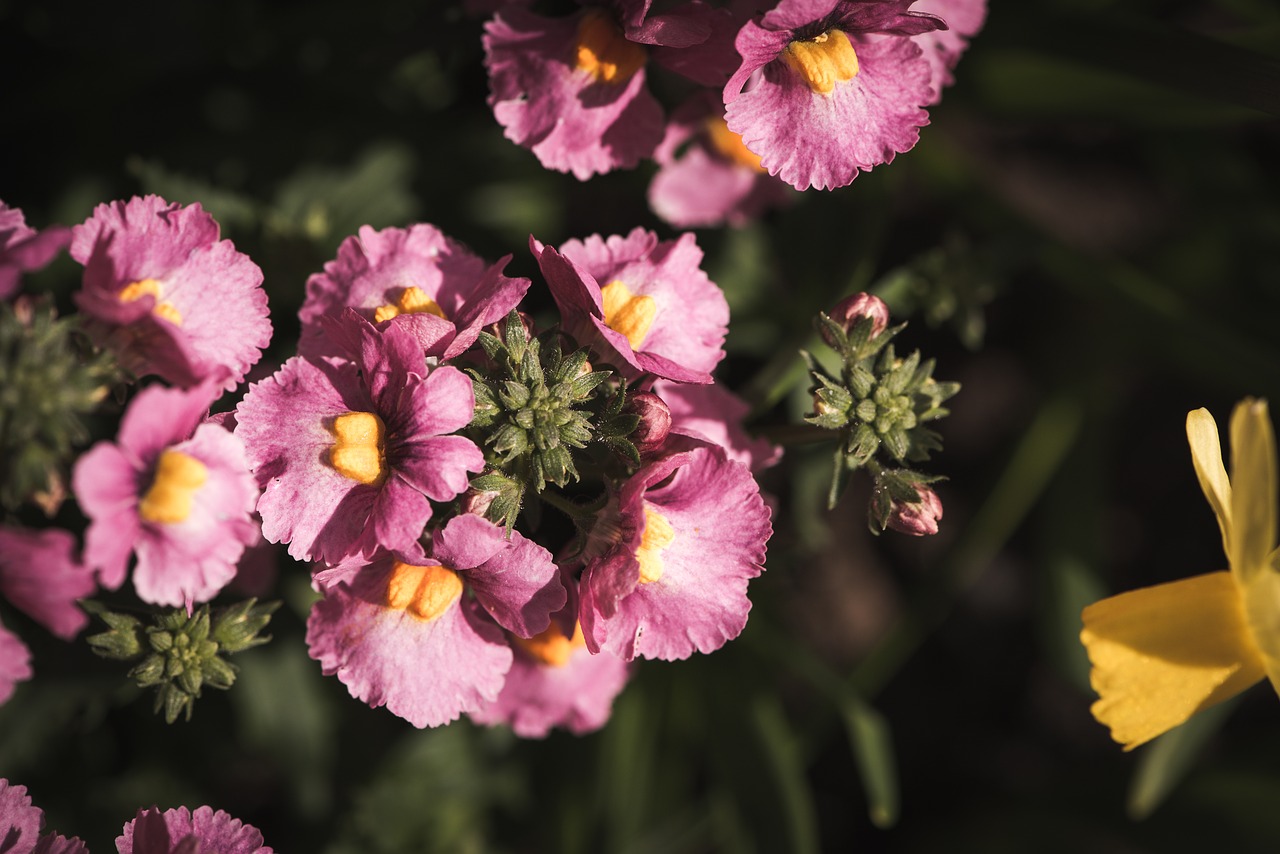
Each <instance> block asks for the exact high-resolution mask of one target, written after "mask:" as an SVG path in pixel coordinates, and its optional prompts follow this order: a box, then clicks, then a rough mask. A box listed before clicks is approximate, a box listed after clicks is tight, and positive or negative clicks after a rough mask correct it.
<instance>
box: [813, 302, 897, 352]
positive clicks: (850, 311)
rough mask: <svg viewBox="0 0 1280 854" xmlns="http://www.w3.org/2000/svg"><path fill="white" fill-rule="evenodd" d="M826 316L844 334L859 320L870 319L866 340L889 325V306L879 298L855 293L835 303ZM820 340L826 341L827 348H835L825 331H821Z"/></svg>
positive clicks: (833, 342)
mask: <svg viewBox="0 0 1280 854" xmlns="http://www.w3.org/2000/svg"><path fill="white" fill-rule="evenodd" d="M827 316H828V317H830V318H831V319H832V320H834V321H835V322H836V324H837V325H838V326H840V328H841V329H843V330H844V331H845V332H846V333H847V332H849V331H851V330H852V329H853V327H854V326H855V325H856V324H857V322H858V320H859V319H861V318H863V317H867V318H870V319H871V335H869V336H868V338H875V337H876V336H877V335H879V334H880V333H881V332H884V330H885V328H886V327H888V325H889V306H887V305H885V304H884V300H882V299H880V297H877V296H872V295H871V294H868V293H856V294H853V295H852V296H847V297H845V298H844V299H842V300H840V302H838V303H836V305H835V308H833V309H831V311H830V312H828V313H827ZM822 340H824V341H826V342H827V344H828V346H831V347H835V346H836V342H835V341H832V340H831V337H830V335H829V333H828V332H827V331H826V330H825V329H824V330H822Z"/></svg>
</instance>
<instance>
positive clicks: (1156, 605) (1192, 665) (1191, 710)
mask: <svg viewBox="0 0 1280 854" xmlns="http://www.w3.org/2000/svg"><path fill="white" fill-rule="evenodd" d="M1241 605H1242V603H1241V597H1240V593H1239V592H1238V590H1237V587H1236V583H1235V581H1234V580H1233V579H1232V576H1231V574H1230V573H1227V572H1214V573H1210V574H1208V575H1197V576H1194V577H1192V578H1184V579H1182V580H1180V581H1174V582H1170V583H1168V584H1160V585H1157V586H1155V587H1145V588H1142V589H1140V590H1133V591H1130V592H1128V593H1121V594H1120V595H1119V596H1112V597H1111V598H1109V599H1103V600H1102V601H1101V602H1095V603H1094V604H1092V605H1090V606H1089V607H1087V608H1085V609H1084V614H1083V617H1084V631H1082V632H1081V633H1080V640H1081V641H1082V642H1083V643H1084V645H1085V649H1087V650H1088V652H1089V660H1090V661H1091V662H1092V663H1093V670H1092V671H1091V672H1090V674H1089V681H1090V684H1092V685H1093V689H1094V690H1095V691H1097V692H1098V697H1099V699H1098V701H1097V702H1095V703H1094V704H1093V708H1092V711H1093V716H1094V717H1095V718H1097V719H1098V721H1100V722H1101V723H1103V724H1105V725H1106V726H1108V727H1109V728H1110V729H1111V737H1112V738H1114V739H1115V740H1116V741H1118V742H1120V743H1121V744H1123V745H1124V748H1125V750H1132V749H1133V748H1135V747H1137V746H1138V745H1140V744H1143V743H1145V742H1147V741H1150V740H1151V739H1153V738H1155V737H1156V736H1158V735H1160V734H1162V733H1164V732H1167V731H1168V730H1170V729H1172V728H1173V727H1175V726H1177V725H1178V724H1181V723H1183V722H1185V721H1186V720H1187V719H1188V718H1190V717H1191V716H1192V715H1194V714H1195V713H1196V712H1198V711H1200V710H1201V709H1205V708H1208V707H1209V706H1212V705H1214V704H1215V703H1220V702H1222V701H1223V700H1226V699H1228V698H1230V697H1233V696H1235V695H1236V694H1238V693H1240V692H1241V691H1243V690H1244V689H1245V688H1248V687H1249V686H1250V685H1253V684H1254V683H1256V682H1258V681H1259V680H1261V679H1262V677H1263V676H1264V675H1265V673H1266V670H1265V667H1264V662H1263V656H1262V653H1261V651H1260V650H1259V649H1258V647H1257V645H1256V643H1255V641H1254V638H1253V635H1252V634H1251V632H1250V630H1249V627H1248V625H1246V621H1245V615H1244V611H1243V608H1242V607H1241Z"/></svg>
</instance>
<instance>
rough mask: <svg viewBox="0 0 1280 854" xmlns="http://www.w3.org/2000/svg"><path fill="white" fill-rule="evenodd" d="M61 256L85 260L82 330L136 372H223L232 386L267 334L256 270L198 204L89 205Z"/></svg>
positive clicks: (173, 379) (178, 381)
mask: <svg viewBox="0 0 1280 854" xmlns="http://www.w3.org/2000/svg"><path fill="white" fill-rule="evenodd" d="M71 257H73V258H75V259H76V260H77V261H79V262H80V263H81V264H83V265H84V267H85V272H84V287H83V288H82V289H81V290H80V291H79V293H77V294H76V303H77V304H78V305H79V307H80V309H81V311H83V312H84V313H85V314H86V315H87V316H88V317H89V318H90V319H91V320H92V322H91V324H90V331H91V332H92V333H93V334H94V336H95V338H96V340H97V341H98V342H99V343H101V344H103V345H105V346H107V347H109V348H111V349H112V350H114V351H115V352H116V354H117V356H118V357H119V358H120V360H121V362H122V363H123V364H124V365H125V367H127V368H128V369H129V370H132V371H133V372H134V373H136V374H138V375H143V374H157V375H159V376H160V377H163V378H164V379H165V380H167V381H169V382H170V383H173V384H174V385H178V386H183V387H190V386H194V385H197V384H199V383H200V382H201V381H202V380H204V379H205V378H207V377H209V376H212V375H213V374H215V373H218V372H219V371H222V370H226V371H227V372H229V376H224V380H225V387H226V388H227V389H232V388H235V386H236V384H237V383H239V382H240V380H241V379H243V378H244V375H245V373H246V372H248V370H249V368H250V367H251V366H252V365H253V364H255V363H256V362H257V361H258V359H259V358H261V356H262V352H261V351H262V348H264V347H266V346H267V343H268V342H269V341H270V340H271V321H270V320H268V319H267V295H266V292H265V291H263V290H262V271H261V270H259V269H258V267H257V265H256V264H254V263H253V262H252V261H250V260H249V256H247V255H245V254H244V253H242V252H237V251H236V249H235V247H234V246H233V245H232V244H231V241H229V240H219V239H218V224H217V223H216V222H214V220H213V217H211V216H209V214H207V213H205V212H204V210H203V209H202V208H201V207H200V205H198V204H195V205H190V206H187V207H182V206H181V205H177V204H170V203H168V202H166V201H165V200H164V199H162V198H160V197H159V196H146V197H145V198H138V197H136V196H135V197H134V198H132V199H130V200H129V201H128V202H111V203H110V204H102V205H98V207H97V209H96V210H94V212H93V216H92V217H90V218H89V219H88V220H87V221H85V222H84V223H82V224H81V225H78V226H76V227H75V229H74V230H73V232H72V240H71Z"/></svg>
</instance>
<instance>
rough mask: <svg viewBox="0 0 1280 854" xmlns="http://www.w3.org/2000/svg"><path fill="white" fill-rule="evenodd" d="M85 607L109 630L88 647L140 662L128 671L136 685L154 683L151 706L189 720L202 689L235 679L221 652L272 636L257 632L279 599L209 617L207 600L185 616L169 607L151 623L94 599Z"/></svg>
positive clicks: (172, 718) (172, 717) (250, 603)
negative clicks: (154, 699)
mask: <svg viewBox="0 0 1280 854" xmlns="http://www.w3.org/2000/svg"><path fill="white" fill-rule="evenodd" d="M83 604H84V607H85V610H87V611H89V612H90V613H91V614H93V615H94V616H96V617H98V619H100V620H102V622H104V623H105V624H106V625H107V627H108V631H105V632H100V633H99V634H96V635H92V636H90V637H89V638H88V642H89V646H90V648H91V649H93V651H94V652H95V653H97V654H98V655H100V656H102V657H103V658H110V659H115V660H117V661H133V660H136V659H139V658H141V661H139V662H138V664H136V665H135V666H134V667H133V669H131V670H130V671H129V674H128V675H129V678H130V679H132V680H133V681H134V682H135V683H136V684H137V686H138V687H139V688H155V689H156V702H155V711H156V712H157V713H158V712H160V711H161V710H162V709H163V710H164V719H165V722H166V723H173V722H174V721H176V720H177V719H178V715H180V714H183V713H185V715H186V719H187V720H191V712H192V710H193V709H194V707H195V701H196V700H197V699H199V698H200V691H201V690H202V689H203V688H205V687H209V688H217V689H219V690H222V691H225V690H227V689H228V688H230V687H231V686H232V684H234V683H235V681H236V666H235V665H234V664H231V663H230V662H228V661H226V660H224V658H223V656H224V655H230V654H233V653H237V652H243V651H244V650H246V649H252V648H253V647H255V646H260V645H261V644H264V643H266V642H267V641H269V640H271V637H270V636H269V635H260V634H259V632H261V631H262V630H263V629H264V628H266V626H267V623H269V622H270V621H271V614H272V612H274V611H275V610H276V608H278V607H280V603H279V602H268V603H265V604H258V602H257V600H255V599H247V600H245V601H244V602H240V603H239V604H236V605H233V606H231V607H229V608H224V609H221V610H219V611H218V612H217V614H216V616H211V615H210V611H209V606H208V605H202V606H201V607H200V608H198V609H197V610H196V611H195V612H194V613H192V614H190V615H188V614H187V612H186V610H185V609H182V608H174V609H171V610H169V611H166V612H164V613H161V614H157V615H154V617H153V624H152V625H150V626H147V627H146V628H143V627H142V622H141V621H140V620H139V619H138V618H137V617H133V616H131V615H129V614H121V613H117V612H114V611H109V610H107V609H106V608H105V607H104V606H102V605H100V604H98V603H96V602H85V603H83Z"/></svg>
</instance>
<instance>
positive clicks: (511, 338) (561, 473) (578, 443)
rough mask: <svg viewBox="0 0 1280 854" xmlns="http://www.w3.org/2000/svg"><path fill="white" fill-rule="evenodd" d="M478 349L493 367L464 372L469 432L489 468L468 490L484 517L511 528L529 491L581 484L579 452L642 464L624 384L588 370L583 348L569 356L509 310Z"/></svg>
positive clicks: (554, 339) (552, 336)
mask: <svg viewBox="0 0 1280 854" xmlns="http://www.w3.org/2000/svg"><path fill="white" fill-rule="evenodd" d="M479 343H480V346H481V347H482V348H483V349H484V352H485V354H486V355H487V356H488V358H489V361H490V362H491V363H492V364H491V366H486V368H485V369H481V368H468V369H467V373H468V374H469V375H470V376H471V379H472V386H473V389H474V392H475V398H476V407H475V415H474V417H473V418H472V421H471V424H470V425H469V428H468V430H469V432H470V433H471V434H472V435H473V437H474V438H475V440H476V442H477V443H478V444H479V445H480V446H481V447H483V448H485V449H486V458H487V462H488V464H489V469H488V470H487V471H486V472H485V474H483V475H481V476H480V477H478V478H474V479H473V480H472V481H471V490H472V492H473V493H479V494H483V495H485V496H486V501H490V503H488V505H487V510H486V511H485V515H486V516H487V517H488V518H490V519H491V520H493V521H495V522H497V521H501V522H503V523H504V524H506V526H507V527H508V528H510V527H511V526H512V525H514V524H515V519H516V515H517V514H518V513H519V510H520V507H521V503H522V501H523V498H524V494H525V491H526V490H528V489H530V488H532V489H533V490H534V491H535V492H537V493H541V492H543V491H544V490H545V489H546V488H547V486H548V485H549V484H550V485H554V486H557V487H564V486H566V485H567V484H569V483H572V482H575V481H577V480H579V478H580V477H581V475H580V473H579V464H580V462H581V461H582V459H583V452H586V451H588V450H589V449H590V448H591V447H593V446H602V447H604V448H607V449H609V450H610V451H612V452H614V453H615V454H617V455H618V456H620V457H622V458H624V459H625V460H627V461H628V462H629V463H631V464H633V465H639V463H640V455H639V453H638V452H637V451H636V448H635V445H634V444H633V443H632V442H631V441H630V440H629V439H628V438H627V437H628V436H629V435H630V434H631V433H632V432H633V431H634V430H635V429H636V427H637V426H638V425H639V423H640V419H639V417H638V416H636V415H630V414H623V412H622V408H623V405H624V403H625V398H626V386H625V383H621V384H617V383H612V382H606V381H607V380H610V379H611V378H612V377H613V372H612V371H607V370H605V371H596V370H592V369H591V366H590V364H589V363H588V361H587V357H588V353H587V350H586V349H585V348H582V349H578V350H575V351H573V352H572V353H569V354H567V355H566V354H565V353H563V351H562V349H561V345H560V335H559V333H558V332H556V331H555V330H552V331H551V332H549V333H546V334H544V335H542V336H538V337H531V336H530V335H529V332H528V330H527V329H526V328H525V325H524V323H523V322H522V321H521V319H520V316H519V315H518V314H517V313H516V312H514V311H513V312H512V313H511V314H510V315H508V317H507V319H506V321H505V323H504V328H503V337H502V338H501V339H499V338H498V337H497V336H495V335H491V334H489V333H487V332H482V333H481V334H480V339H479Z"/></svg>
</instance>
